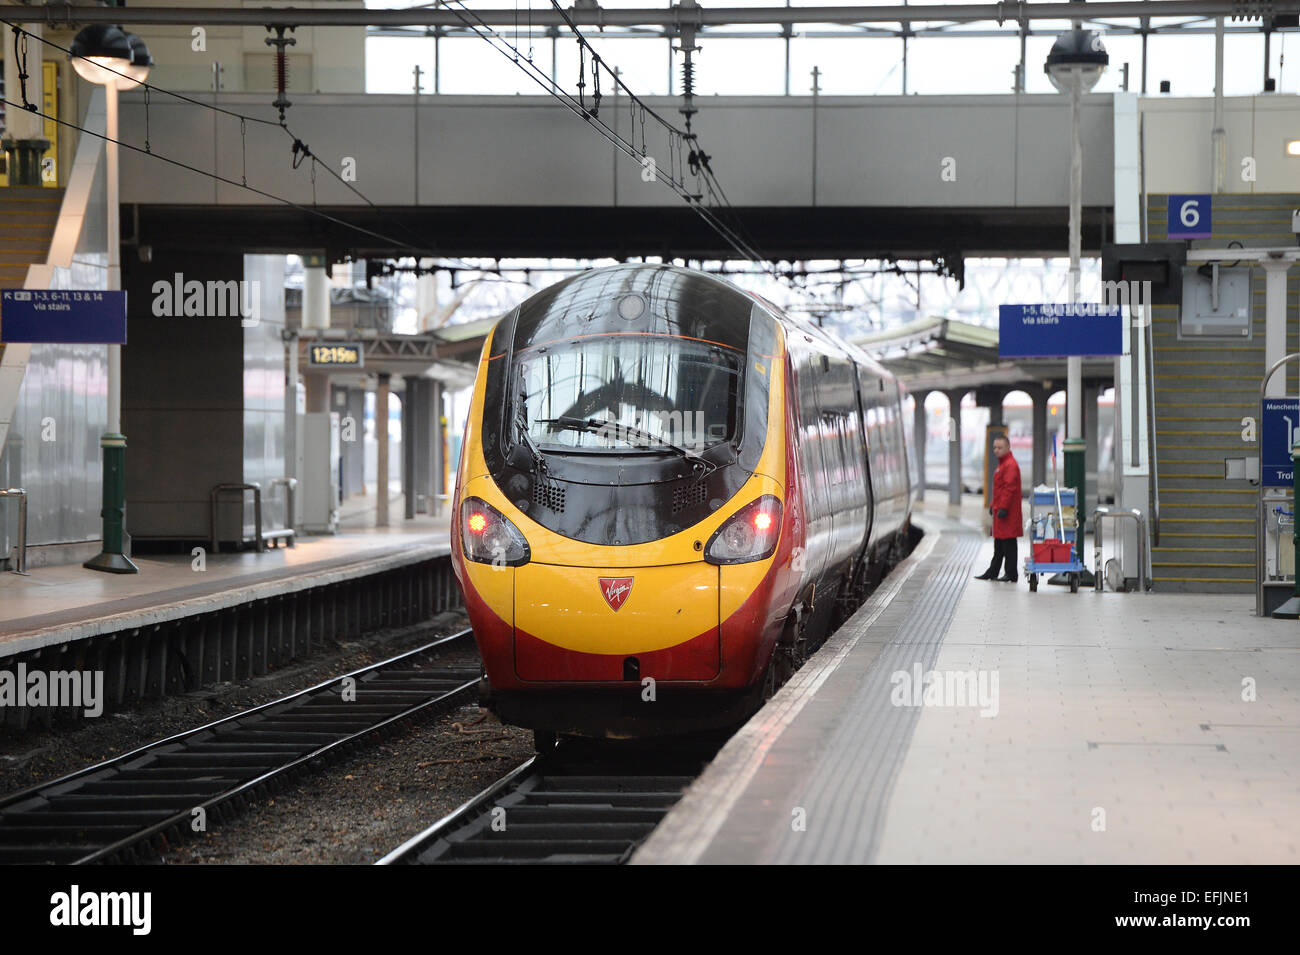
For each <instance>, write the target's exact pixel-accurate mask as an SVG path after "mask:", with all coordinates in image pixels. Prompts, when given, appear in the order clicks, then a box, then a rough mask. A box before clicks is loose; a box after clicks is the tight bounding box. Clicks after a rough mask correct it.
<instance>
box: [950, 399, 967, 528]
mask: <svg viewBox="0 0 1300 955" xmlns="http://www.w3.org/2000/svg"><path fill="white" fill-rule="evenodd" d="M964 394H965V392H962V391H950V392H948V421H949V425H948V503H949V504H961V399H962V397H963V395H964Z"/></svg>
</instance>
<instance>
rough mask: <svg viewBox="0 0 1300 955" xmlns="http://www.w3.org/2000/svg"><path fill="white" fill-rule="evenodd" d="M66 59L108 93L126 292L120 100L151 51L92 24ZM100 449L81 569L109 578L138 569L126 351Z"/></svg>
mask: <svg viewBox="0 0 1300 955" xmlns="http://www.w3.org/2000/svg"><path fill="white" fill-rule="evenodd" d="M68 58H69V59H70V60H71V61H72V67H73V69H75V70H76V71H77V75H78V76H80V77H81V78H82V79H83V80H85V81H86V82H88V83H95V84H96V85H99V86H102V87H104V102H105V106H106V121H105V127H106V128H105V130H104V134H105V136H106V137H107V138H106V140H105V142H104V182H105V186H106V191H107V193H108V195H107V197H106V198H107V202H106V203H105V205H106V206H107V213H108V214H107V220H108V221H107V226H108V228H107V244H108V288H109V290H110V291H117V290H119V289H121V287H122V230H121V226H120V224H119V220H118V215H119V210H118V174H117V137H118V123H117V94H118V92H119V91H121V90H129V89H133V88H134V87H136V86H138V85H140V84H141V83H143V82H144V79H145V77H146V76H148V75H149V67H151V66H153V58H152V57H151V56H150V55H149V49H148V47H146V46H145V45H144V41H143V40H141V39H140V38H139V37H138V36H136V35H135V34H134V33H127V32H125V31H124V30H123V29H122V28H121V27H118V26H113V25H111V24H94V25H92V26H88V27H86V28H85V29H84V30H82V31H81V32H80V33H78V34H77V36H76V39H74V40H73V41H72V46H71V47H70V48H69V52H68ZM99 446H100V448H101V449H103V457H104V498H103V501H104V503H103V509H102V510H101V511H100V515H101V516H102V517H103V519H104V546H103V550H101V551H100V553H99V555H98V556H97V557H95V558H93V559H91V560H88V561H87V562H86V563H85V564H83V565H82V566H84V567H88V568H90V569H91V570H102V571H106V572H108V573H110V574H134V573H138V572H139V568H137V567H136V566H135V564H133V563H132V562H131V559H130V558H129V557H127V556H126V554H124V553H123V550H124V547H123V544H124V543H125V538H126V527H125V525H126V436H125V435H123V434H122V346H121V345H109V346H108V427H107V429H106V430H105V433H104V436H103V437H102V438H101V439H100V442H99Z"/></svg>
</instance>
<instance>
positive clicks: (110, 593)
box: [0, 495, 450, 660]
mask: <svg viewBox="0 0 1300 955" xmlns="http://www.w3.org/2000/svg"><path fill="white" fill-rule="evenodd" d="M390 511H391V515H392V516H391V518H390V525H389V526H387V527H376V526H375V524H374V513H373V512H374V498H373V496H372V497H368V498H365V497H358V498H352V499H349V501H347V502H345V504H344V505H343V507H342V509H341V513H340V521H339V526H340V531H339V533H338V534H334V535H321V536H307V537H300V538H299V539H298V541H297V542H296V545H295V546H293V547H288V546H283V545H281V546H279V547H274V548H271V549H268V550H265V551H262V552H260V553H258V552H254V551H251V550H247V551H239V552H233V553H217V554H211V553H208V554H205V556H204V569H203V570H201V571H200V570H196V569H195V565H194V559H193V558H192V557H191V556H190V555H188V554H177V555H157V556H151V555H137V556H133V557H132V560H133V562H134V563H135V564H136V566H137V567H139V568H140V572H139V573H138V574H123V575H118V574H104V573H99V572H96V571H92V570H87V569H85V568H83V567H82V566H81V565H80V564H72V565H65V566H55V567H40V568H35V569H33V570H31V571H30V573H29V574H28V575H26V576H23V575H19V574H14V573H6V574H0V660H2V659H4V658H8V657H14V656H16V655H18V654H23V653H27V652H30V651H35V650H41V649H43V648H46V647H51V646H57V645H59V644H66V643H71V642H74V641H79V640H84V639H87V638H91V637H96V636H101V635H104V634H111V633H118V632H122V631H127V630H138V629H140V628H147V627H150V626H152V625H158V624H164V623H168V622H174V621H178V620H182V619H184V618H188V617H195V616H198V615H204V614H211V613H213V612H217V611H223V610H228V609H230V608H237V607H241V606H243V605H246V604H252V603H254V602H258V601H268V600H274V599H280V598H284V597H287V596H290V595H293V594H297V593H300V592H303V591H308V590H311V591H315V590H319V589H322V588H328V587H330V586H331V585H334V584H338V583H341V582H346V581H350V580H354V579H360V578H368V577H372V576H375V575H383V574H387V573H389V572H391V571H396V570H400V569H402V568H407V567H411V566H414V565H419V564H422V563H425V562H428V561H430V560H433V559H436V558H444V557H446V556H447V555H448V554H449V553H450V544H449V541H448V526H449V518H448V516H447V515H446V514H445V513H444V514H442V515H440V516H426V515H420V516H418V517H417V518H416V519H414V520H403V518H402V517H401V514H402V507H401V497H400V495H397V496H396V498H395V500H394V501H393V503H392V505H391V508H390ZM448 570H449V568H448Z"/></svg>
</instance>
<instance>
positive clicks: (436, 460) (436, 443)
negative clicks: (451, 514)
mask: <svg viewBox="0 0 1300 955" xmlns="http://www.w3.org/2000/svg"><path fill="white" fill-rule="evenodd" d="M430 385H431V386H432V387H431V389H430V391H431V392H432V397H433V406H432V408H431V413H432V418H433V441H432V442H431V444H432V447H431V448H430V449H429V451H430V458H429V462H430V472H431V473H430V478H431V481H430V486H429V513H430V514H433V515H435V516H436V515H438V514H440V513H442V502H441V501H440V500H439V499H438V496H439V495H440V494H446V493H447V483H446V475H445V474H444V471H445V469H446V463H445V461H446V453H447V451H446V441H447V415H446V410H445V407H444V401H443V387H442V382H441V381H433V382H430Z"/></svg>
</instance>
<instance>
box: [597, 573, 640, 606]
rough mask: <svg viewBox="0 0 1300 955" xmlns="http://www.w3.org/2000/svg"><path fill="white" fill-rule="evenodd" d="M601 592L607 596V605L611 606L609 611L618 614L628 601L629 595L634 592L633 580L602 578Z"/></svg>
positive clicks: (627, 578)
mask: <svg viewBox="0 0 1300 955" xmlns="http://www.w3.org/2000/svg"><path fill="white" fill-rule="evenodd" d="M600 592H601V593H602V594H604V595H605V603H607V604H609V609H610V610H613V611H615V612H616V613H617V612H618V609H619V608H620V607H622V606H623V604H624V602H625V601H626V600H627V595H628V594H630V593H631V592H632V578H631V577H601V578H600Z"/></svg>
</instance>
